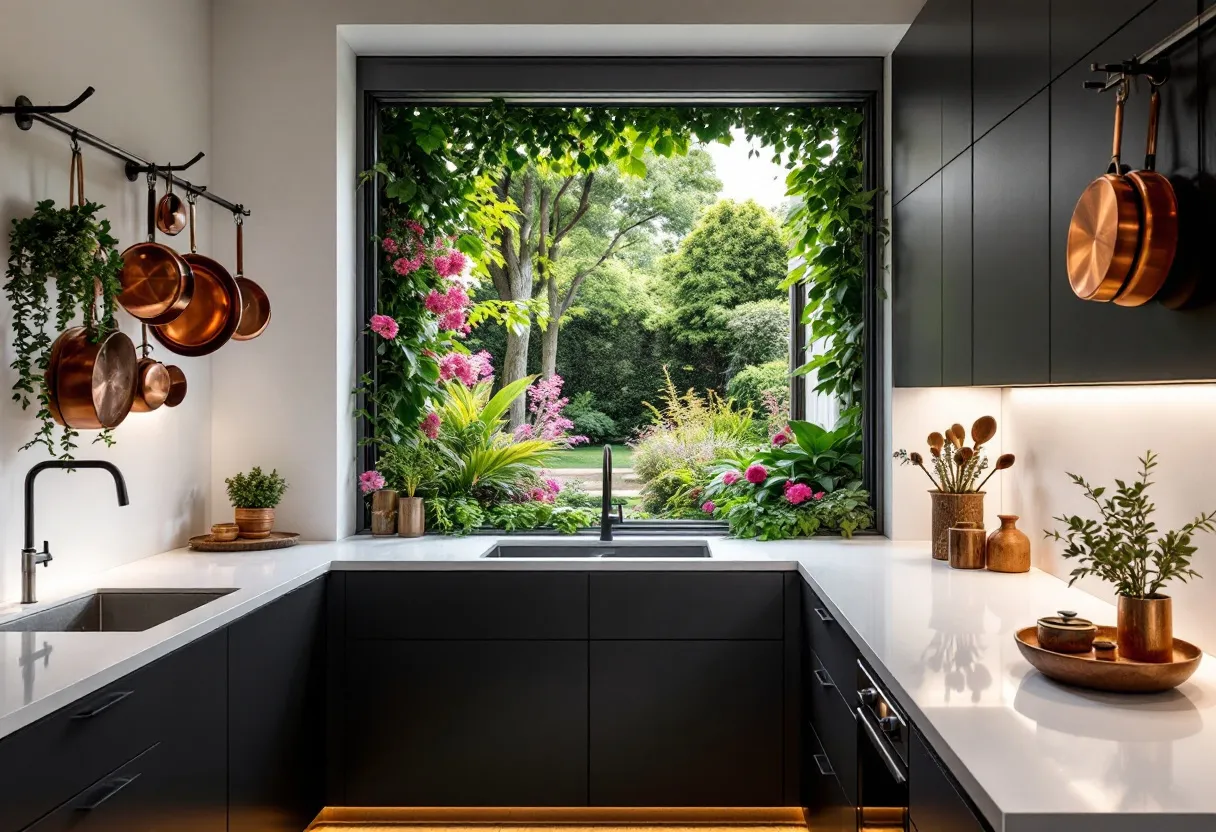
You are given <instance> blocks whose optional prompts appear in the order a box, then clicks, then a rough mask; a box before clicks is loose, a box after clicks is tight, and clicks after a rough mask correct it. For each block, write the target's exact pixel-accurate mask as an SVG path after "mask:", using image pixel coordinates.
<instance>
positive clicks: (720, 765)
mask: <svg viewBox="0 0 1216 832" xmlns="http://www.w3.org/2000/svg"><path fill="white" fill-rule="evenodd" d="M782 653H783V645H782V642H781V641H592V642H591V794H590V798H591V805H593V806H780V805H782V803H783V800H782V795H783V790H782V745H783V736H782V696H783V668H784V664H783V655H782Z"/></svg>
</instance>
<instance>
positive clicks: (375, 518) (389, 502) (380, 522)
mask: <svg viewBox="0 0 1216 832" xmlns="http://www.w3.org/2000/svg"><path fill="white" fill-rule="evenodd" d="M396 533H397V492H396V491H394V490H393V489H391V488H381V489H380V490H379V491H377V492H376V493H374V494H372V534H374V535H381V536H383V535H389V534H396Z"/></svg>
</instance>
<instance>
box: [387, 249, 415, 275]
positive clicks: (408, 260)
mask: <svg viewBox="0 0 1216 832" xmlns="http://www.w3.org/2000/svg"><path fill="white" fill-rule="evenodd" d="M421 266H422V254H421V253H419V254H415V255H414V256H413V257H398V258H397V259H396V260H394V261H393V271H395V272H396V273H397V274H399V275H401V276H402V277H405V276H406V275H408V274H413V273H414V272H416V271H418V269H419V268H420V267H421Z"/></svg>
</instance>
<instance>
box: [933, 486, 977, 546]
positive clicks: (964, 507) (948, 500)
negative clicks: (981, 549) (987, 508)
mask: <svg viewBox="0 0 1216 832" xmlns="http://www.w3.org/2000/svg"><path fill="white" fill-rule="evenodd" d="M929 498H930V499H931V500H932V501H933V559H934V560H949V559H950V529H952V528H954V527H955V526H957V525H958V524H959V523H974V524H975V525H976V527H977V528H983V527H984V492H983V491H974V492H972V493H970V494H949V493H947V492H945V491H930V492H929Z"/></svg>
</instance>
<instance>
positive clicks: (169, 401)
mask: <svg viewBox="0 0 1216 832" xmlns="http://www.w3.org/2000/svg"><path fill="white" fill-rule="evenodd" d="M165 371H166V372H168V373H169V395H168V397H167V398H166V399H165V407H177V406H178V405H179V404H181V403H182V402H183V401H185V400H186V374H185V373H184V372H182V368H181V367H179V366H177V365H176V364H166V365H165Z"/></svg>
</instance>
